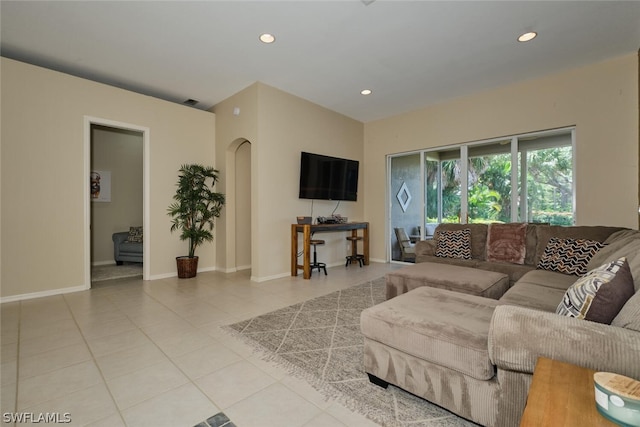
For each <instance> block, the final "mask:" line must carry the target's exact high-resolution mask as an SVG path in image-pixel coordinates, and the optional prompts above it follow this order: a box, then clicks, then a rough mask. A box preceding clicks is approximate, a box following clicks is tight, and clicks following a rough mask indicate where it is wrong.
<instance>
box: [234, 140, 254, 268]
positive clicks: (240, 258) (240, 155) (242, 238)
mask: <svg viewBox="0 0 640 427" xmlns="http://www.w3.org/2000/svg"><path fill="white" fill-rule="evenodd" d="M235 163H236V167H235V169H236V170H235V181H236V185H235V204H236V209H235V211H236V227H235V228H236V269H237V270H248V269H251V143H250V142H249V141H244V142H243V143H242V144H240V146H238V148H237V150H236V156H235Z"/></svg>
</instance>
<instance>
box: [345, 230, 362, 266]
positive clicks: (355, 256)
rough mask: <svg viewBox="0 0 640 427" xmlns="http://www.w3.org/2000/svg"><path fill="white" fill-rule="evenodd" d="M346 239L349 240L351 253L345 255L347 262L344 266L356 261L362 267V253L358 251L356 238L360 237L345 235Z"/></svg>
mask: <svg viewBox="0 0 640 427" xmlns="http://www.w3.org/2000/svg"><path fill="white" fill-rule="evenodd" d="M347 240H348V241H350V242H351V255H349V256H347V263H346V264H345V265H344V266H345V267H348V266H349V264H352V263H356V262H357V263H358V264H360V267H362V263H363V262H364V255H362V254H359V253H358V240H362V237H359V236H353V235H352V236H349V237H347Z"/></svg>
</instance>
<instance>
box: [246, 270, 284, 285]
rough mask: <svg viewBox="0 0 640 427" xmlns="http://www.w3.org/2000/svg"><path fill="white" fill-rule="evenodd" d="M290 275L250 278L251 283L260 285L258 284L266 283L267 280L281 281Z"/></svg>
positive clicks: (281, 274)
mask: <svg viewBox="0 0 640 427" xmlns="http://www.w3.org/2000/svg"><path fill="white" fill-rule="evenodd" d="M290 275H291V272H287V273H280V274H274V275H273V276H264V277H256V276H251V281H252V282H258V283H260V282H266V281H267V280H273V279H281V278H283V277H287V276H290Z"/></svg>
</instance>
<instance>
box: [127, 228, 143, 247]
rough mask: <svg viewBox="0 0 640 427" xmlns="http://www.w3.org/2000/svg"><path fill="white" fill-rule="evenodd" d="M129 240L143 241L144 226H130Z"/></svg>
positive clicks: (133, 241) (132, 241) (134, 241)
mask: <svg viewBox="0 0 640 427" xmlns="http://www.w3.org/2000/svg"><path fill="white" fill-rule="evenodd" d="M127 241H128V242H131V243H142V227H129V237H127Z"/></svg>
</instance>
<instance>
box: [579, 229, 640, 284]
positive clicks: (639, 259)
mask: <svg viewBox="0 0 640 427" xmlns="http://www.w3.org/2000/svg"><path fill="white" fill-rule="evenodd" d="M605 243H606V244H607V246H605V247H604V248H602V249H600V250H599V251H598V252H597V253H596V254H595V255H594V256H593V258H591V261H589V264H588V265H587V269H588V270H593V269H594V268H597V267H598V266H600V265H603V264H605V263H608V262H611V261H614V260H616V259H618V258H621V257H625V258H627V262H628V263H629V268H630V269H631V276H633V279H634V287H635V290H636V291H638V290H640V231H638V230H627V229H625V230H621V231H617V232H615V233H613V234H612V235H611V236H609V238H607V240H605Z"/></svg>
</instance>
